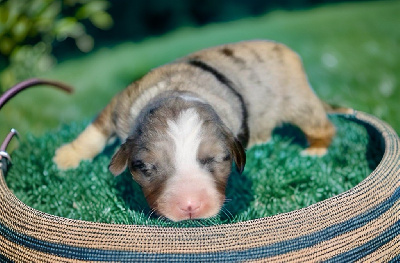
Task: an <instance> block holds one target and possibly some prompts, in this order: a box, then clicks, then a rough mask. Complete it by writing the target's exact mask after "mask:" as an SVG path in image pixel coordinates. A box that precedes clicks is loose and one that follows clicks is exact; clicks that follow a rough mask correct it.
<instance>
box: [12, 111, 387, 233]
mask: <svg viewBox="0 0 400 263" xmlns="http://www.w3.org/2000/svg"><path fill="white" fill-rule="evenodd" d="M330 118H331V120H332V121H333V123H334V124H335V126H336V127H337V135H336V137H335V138H334V140H333V142H332V145H331V147H330V149H329V152H328V154H327V155H325V156H324V157H322V158H318V157H307V156H302V155H301V151H302V150H303V149H304V147H305V146H306V141H305V138H304V136H303V135H302V134H301V132H300V131H299V130H298V129H297V128H295V127H292V126H289V125H285V126H283V127H280V128H277V129H276V130H275V132H274V134H273V138H272V140H271V141H270V142H267V143H265V144H262V145H257V146H254V147H252V148H250V149H248V150H247V164H246V168H245V170H244V173H243V174H242V175H239V174H238V173H236V172H232V174H231V176H230V179H229V182H228V187H227V193H226V197H227V200H226V202H225V205H224V207H223V209H222V211H221V213H220V214H219V215H217V216H216V217H215V218H211V219H204V220H188V221H183V222H178V223H174V222H171V221H169V220H168V219H165V218H160V217H158V216H157V215H155V214H154V213H151V210H150V208H149V207H148V205H147V203H146V201H145V199H144V196H143V194H142V192H141V189H140V187H139V186H138V185H137V184H136V183H135V182H134V181H133V180H132V179H131V177H130V174H129V172H128V171H126V172H125V173H123V174H122V175H120V176H118V177H114V176H113V175H112V174H111V173H110V172H109V171H108V169H107V167H108V163H109V161H110V158H111V156H112V154H113V152H114V151H115V150H116V147H117V145H114V146H110V147H109V148H107V149H106V150H105V151H104V152H103V153H102V154H101V155H99V156H98V157H96V158H95V159H94V160H93V161H91V162H90V161H85V162H82V163H81V165H80V166H79V167H78V168H77V169H74V170H67V171H58V170H57V168H56V166H55V165H54V164H53V162H52V157H53V154H54V151H55V149H56V148H57V147H59V146H60V145H61V144H63V143H66V142H69V141H71V140H72V139H73V138H74V137H75V136H76V135H77V134H78V133H79V132H81V131H82V130H83V128H84V127H85V125H86V124H87V123H88V122H82V123H72V124H68V125H64V126H62V127H60V128H59V129H58V130H55V131H51V132H48V133H46V134H45V135H43V136H40V137H35V136H33V135H28V136H27V138H26V139H25V140H24V142H22V143H21V145H19V147H18V149H17V150H15V151H14V152H13V153H12V158H13V166H12V167H11V169H10V170H9V172H8V174H7V177H6V181H7V184H8V186H9V188H10V189H11V190H12V191H13V192H14V194H15V195H16V196H17V197H18V198H19V199H20V200H21V201H22V202H24V203H25V204H27V205H28V206H31V207H33V208H35V209H37V210H40V211H43V212H46V213H49V214H52V215H57V216H62V217H66V218H71V219H80V220H87V221H94V222H102V223H116V224H138V225H159V226H174V227H193V226H208V225H216V224H227V223H234V222H240V221H245V220H250V219H256V218H261V217H265V216H271V215H274V214H278V213H284V212H289V211H293V210H296V209H300V208H302V207H306V206H309V205H311V204H314V203H316V202H319V201H322V200H324V199H327V198H330V197H332V196H335V195H337V194H340V193H342V192H344V191H347V190H349V189H350V188H352V187H353V186H355V185H356V184H358V183H359V182H360V181H362V180H363V179H364V178H365V177H366V176H367V175H369V174H370V173H371V172H372V171H373V169H374V168H375V167H376V166H377V164H378V163H379V161H380V160H381V158H382V155H383V147H382V145H381V144H380V141H379V140H376V136H374V134H373V133H372V131H371V130H369V128H368V126H366V125H364V124H362V123H360V122H358V121H354V120H351V119H347V118H344V117H342V116H336V115H333V116H330Z"/></svg>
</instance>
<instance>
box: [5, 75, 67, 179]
mask: <svg viewBox="0 0 400 263" xmlns="http://www.w3.org/2000/svg"><path fill="white" fill-rule="evenodd" d="M38 85H48V86H51V87H55V88H59V89H61V90H63V91H65V92H67V93H72V92H73V89H72V88H71V87H70V86H68V85H67V84H64V83H62V82H58V81H54V80H46V79H37V78H33V79H27V80H25V81H22V82H20V83H18V84H16V85H15V86H13V87H11V88H10V89H8V90H7V91H6V92H4V93H3V94H2V95H1V96H0V109H1V108H2V107H3V106H4V105H5V104H6V103H7V101H9V100H10V99H11V98H12V97H14V96H15V95H17V94H18V93H19V92H21V91H22V90H24V89H27V88H29V87H34V86H38ZM15 135H17V136H18V132H17V131H16V130H15V129H11V132H10V133H9V134H8V135H7V137H6V138H5V139H4V141H3V143H2V144H1V146H0V169H1V170H3V172H4V173H5V172H6V170H7V166H8V164H9V163H11V157H10V155H9V154H8V153H7V152H6V149H7V146H8V144H9V143H10V141H11V139H12V138H13V137H14V136H15Z"/></svg>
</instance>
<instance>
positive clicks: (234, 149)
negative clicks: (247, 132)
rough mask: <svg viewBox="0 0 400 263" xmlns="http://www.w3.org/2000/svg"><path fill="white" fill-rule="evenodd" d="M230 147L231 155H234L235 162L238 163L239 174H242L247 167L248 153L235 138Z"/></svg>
mask: <svg viewBox="0 0 400 263" xmlns="http://www.w3.org/2000/svg"><path fill="white" fill-rule="evenodd" d="M230 147H231V154H232V155H233V160H234V161H235V163H236V168H237V170H238V172H239V173H240V174H242V173H243V170H244V166H245V165H246V153H245V151H244V148H243V145H242V143H241V142H240V141H239V140H238V139H237V138H233V141H232V142H231V145H230Z"/></svg>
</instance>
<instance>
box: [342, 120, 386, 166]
mask: <svg viewBox="0 0 400 263" xmlns="http://www.w3.org/2000/svg"><path fill="white" fill-rule="evenodd" d="M342 118H344V119H348V120H351V121H353V122H355V123H358V124H360V125H362V126H364V127H365V129H366V131H367V133H368V136H369V140H368V145H367V153H366V155H365V158H366V159H367V162H368V167H369V169H371V170H372V171H373V170H375V169H376V167H377V166H378V165H379V163H380V162H381V160H382V158H383V154H384V153H385V140H384V138H383V137H382V134H381V133H379V131H378V130H377V129H376V128H374V127H373V126H372V125H370V124H369V123H366V122H363V121H361V120H359V119H356V118H354V117H342Z"/></svg>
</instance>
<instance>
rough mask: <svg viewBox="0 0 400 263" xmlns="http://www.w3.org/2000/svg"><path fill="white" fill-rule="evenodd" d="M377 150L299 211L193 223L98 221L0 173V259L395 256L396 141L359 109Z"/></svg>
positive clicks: (399, 246)
mask: <svg viewBox="0 0 400 263" xmlns="http://www.w3.org/2000/svg"><path fill="white" fill-rule="evenodd" d="M348 118H349V119H350V120H353V121H360V122H362V123H364V124H365V125H366V126H369V127H370V128H371V129H370V130H372V131H373V132H374V134H376V135H375V137H374V138H375V139H377V140H380V141H381V143H382V144H383V147H384V149H385V152H384V156H383V159H382V161H381V162H380V164H379V165H378V167H377V168H376V169H375V170H374V171H373V172H372V173H371V174H370V175H369V176H368V177H367V178H366V179H365V180H363V181H362V182H361V183H360V184H358V185H357V186H356V187H354V188H352V189H351V190H349V191H347V192H345V193H343V194H340V195H338V196H335V197H332V198H329V199H327V200H324V201H322V202H319V203H317V204H314V205H311V206H309V207H307V208H304V209H300V210H296V211H293V212H290V213H284V214H279V215H276V216H271V217H266V218H261V219H257V220H249V221H245V222H241V223H235V224H227V225H218V226H211V227H199V228H168V227H152V226H138V225H116V224H101V223H93V222H86V221H79V220H71V219H67V218H61V217H57V216H53V215H49V214H46V213H43V212H40V211H37V210H35V209H32V208H31V207H28V206H26V205H25V204H23V203H22V202H21V201H20V200H18V199H17V198H16V197H15V196H14V195H13V194H12V192H11V191H10V190H9V189H8V188H7V185H6V183H5V180H4V175H3V172H1V171H0V252H1V256H0V261H15V262H32V261H34V262H60V261H64V262H77V261H118V262H125V261H127V262H135V261H155V262H170V261H179V262H187V261H196V262H197V261H210V262H217V261H268V262H274V261H276V262H288V261H318V262H319V261H328V262H351V261H355V260H362V261H370V262H399V261H400V235H399V234H400V182H399V179H400V150H399V147H400V140H399V137H398V136H397V134H396V133H395V132H394V131H393V129H392V128H391V127H389V126H388V125H387V124H385V123H384V122H382V121H380V120H379V119H377V118H375V117H373V116H370V115H368V114H365V113H362V112H356V113H354V115H351V116H348Z"/></svg>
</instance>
